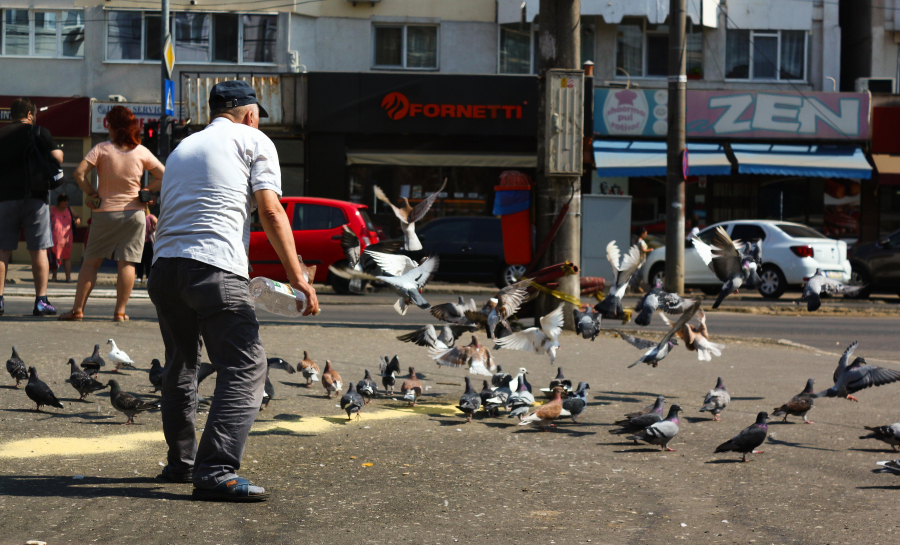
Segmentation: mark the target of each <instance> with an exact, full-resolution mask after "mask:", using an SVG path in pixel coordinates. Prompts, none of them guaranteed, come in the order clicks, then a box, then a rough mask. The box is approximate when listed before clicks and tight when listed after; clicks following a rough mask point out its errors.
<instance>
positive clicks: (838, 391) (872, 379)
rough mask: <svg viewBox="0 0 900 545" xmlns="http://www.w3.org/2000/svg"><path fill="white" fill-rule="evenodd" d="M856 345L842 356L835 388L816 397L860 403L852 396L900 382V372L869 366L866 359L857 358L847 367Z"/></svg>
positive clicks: (836, 373) (837, 370)
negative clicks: (865, 390) (844, 398)
mask: <svg viewBox="0 0 900 545" xmlns="http://www.w3.org/2000/svg"><path fill="white" fill-rule="evenodd" d="M856 345H857V343H855V342H854V343H853V344H851V345H850V346H849V347H848V348H847V350H846V351H845V352H844V355H843V356H841V359H840V361H839V362H838V366H837V369H836V370H835V372H834V374H835V377H836V378H835V381H834V386H832V387H831V388H829V389H827V390H824V391H822V392H818V393H816V394H813V396H814V397H846V398H847V399H849V400H850V401H859V400H858V399H856V398H855V397H853V396H852V395H850V394H853V393H855V392H858V391H860V390H864V389H866V388H870V387H872V386H882V385H884V384H890V383H891V382H896V381H898V380H900V371H895V370H893V369H885V368H883V367H878V366H876V365H867V364H866V359H865V358H856V359H855V360H853V363H851V364H850V365H847V361H848V360H849V359H850V356H851V355H852V354H853V351H854V350H855V349H856Z"/></svg>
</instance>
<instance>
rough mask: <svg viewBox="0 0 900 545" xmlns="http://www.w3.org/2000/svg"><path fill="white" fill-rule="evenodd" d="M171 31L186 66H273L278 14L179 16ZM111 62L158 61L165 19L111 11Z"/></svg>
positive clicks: (108, 46)
mask: <svg viewBox="0 0 900 545" xmlns="http://www.w3.org/2000/svg"><path fill="white" fill-rule="evenodd" d="M169 24H170V25H171V26H172V28H171V29H170V32H171V34H172V38H173V41H174V45H175V58H176V59H177V61H178V62H181V63H191V64H207V63H231V64H272V63H274V62H275V44H276V40H277V36H278V16H276V15H242V14H239V13H212V14H211V13H202V12H193V11H192V12H178V13H174V14H173V15H172V17H171V20H170V22H169ZM106 26H107V35H106V60H108V61H132V62H135V61H137V62H140V61H159V60H160V59H161V58H162V57H161V50H162V47H161V46H162V44H161V43H160V16H159V14H158V13H151V12H143V11H118V10H115V11H109V12H108V13H107V25H106Z"/></svg>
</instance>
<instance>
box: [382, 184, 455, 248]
mask: <svg viewBox="0 0 900 545" xmlns="http://www.w3.org/2000/svg"><path fill="white" fill-rule="evenodd" d="M446 186H447V180H446V179H444V183H443V185H441V188H440V189H438V190H437V191H435V192H434V193H432V194H431V195H429V196H428V198H426V199H425V200H423V201H422V202H420V203H419V204H417V205H416V206H415V208H413V207H412V206H411V205H410V204H409V201H408V200H407V199H406V197H401V198H400V200H401V201H403V208H398V207H397V206H394V203H392V202H391V201H390V199H388V198H387V195H385V194H384V191H382V190H381V188H380V187H378V186H377V185H376V186H373V187H372V190H373V191H374V192H375V197H376V198H377V199H378V200H379V201H381V202H383V203H385V204H387V205H388V206H390V207H391V210H393V211H394V215H395V216H397V219H399V220H400V229H401V230H402V231H403V241H404V250H408V251H410V252H417V251H419V250H421V249H422V243H421V242H420V241H419V237H417V236H416V222H417V221H419V220H420V219H422V218H424V217H425V214H427V213H428V210H430V209H431V205H432V204H434V201H435V199H437V198H438V195H439V194H440V193H441V192H442V191H443V190H444V188H445V187H446Z"/></svg>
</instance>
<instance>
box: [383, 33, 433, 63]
mask: <svg viewBox="0 0 900 545" xmlns="http://www.w3.org/2000/svg"><path fill="white" fill-rule="evenodd" d="M374 36H375V38H374V39H375V43H374V56H373V57H374V58H373V64H374V67H375V68H405V69H408V70H435V69H437V68H438V27H437V25H376V26H375V31H374Z"/></svg>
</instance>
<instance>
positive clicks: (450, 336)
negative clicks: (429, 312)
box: [397, 324, 478, 350]
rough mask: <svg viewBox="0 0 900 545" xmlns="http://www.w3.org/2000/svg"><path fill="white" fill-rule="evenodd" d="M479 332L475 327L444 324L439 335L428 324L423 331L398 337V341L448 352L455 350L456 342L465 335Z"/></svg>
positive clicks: (419, 330)
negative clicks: (447, 350)
mask: <svg viewBox="0 0 900 545" xmlns="http://www.w3.org/2000/svg"><path fill="white" fill-rule="evenodd" d="M477 330H478V328H477V327H475V326H469V325H450V324H444V326H443V327H441V331H440V333H438V332H437V330H435V328H434V326H433V325H431V324H428V325H427V326H425V327H423V328H421V329H417V330H415V331H413V332H411V333H406V334H404V335H400V336H398V337H397V340H400V341H403V342H405V343H414V344H417V345H419V346H425V347H427V348H437V349H440V350H446V349H448V348H453V346H454V345H455V344H456V340H457V339H459V338H460V337H461V336H462V335H463V333H467V332H472V331H477Z"/></svg>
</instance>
